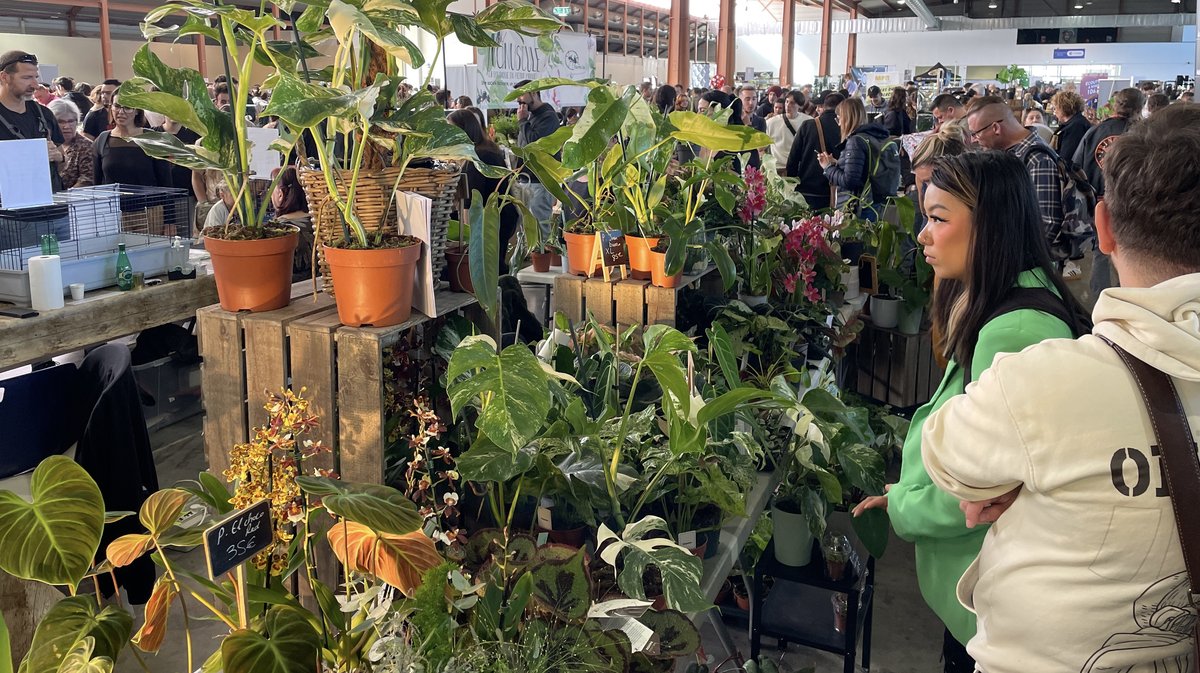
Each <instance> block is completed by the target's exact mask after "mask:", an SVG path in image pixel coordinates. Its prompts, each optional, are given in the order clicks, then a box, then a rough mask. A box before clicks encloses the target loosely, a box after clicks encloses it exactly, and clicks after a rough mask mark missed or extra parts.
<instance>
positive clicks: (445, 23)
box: [410, 0, 454, 39]
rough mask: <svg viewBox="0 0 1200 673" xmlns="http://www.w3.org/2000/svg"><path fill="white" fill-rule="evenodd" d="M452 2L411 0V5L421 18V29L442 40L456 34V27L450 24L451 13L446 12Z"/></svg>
mask: <svg viewBox="0 0 1200 673" xmlns="http://www.w3.org/2000/svg"><path fill="white" fill-rule="evenodd" d="M451 2H452V0H411V3H410V4H412V6H413V7H414V8H415V9H416V10H417V15H418V16H420V17H421V22H420V26H421V28H422V29H424V30H425V31H427V32H430V33H433V36H434V37H435V38H439V39H440V38H443V37H445V36H447V35H449V34H450V33H452V32H454V26H453V24H451V23H450V17H449V16H448V14H449V13H448V12H447V11H446V9H447V8H448V7H449V6H450V3H451Z"/></svg>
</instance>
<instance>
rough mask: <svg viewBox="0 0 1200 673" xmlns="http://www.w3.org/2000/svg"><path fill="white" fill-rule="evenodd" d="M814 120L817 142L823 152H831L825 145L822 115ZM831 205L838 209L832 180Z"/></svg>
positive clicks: (830, 190) (830, 187)
mask: <svg viewBox="0 0 1200 673" xmlns="http://www.w3.org/2000/svg"><path fill="white" fill-rule="evenodd" d="M813 121H815V122H816V123H817V142H818V143H819V144H820V145H821V154H829V150H828V149H826V147H825V127H824V126H821V115H817V116H816V117H813ZM822 172H823V171H822ZM829 207H830V208H831V209H834V210H837V187H836V186H835V185H834V184H833V183H832V182H831V183H829Z"/></svg>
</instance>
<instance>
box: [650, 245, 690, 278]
mask: <svg viewBox="0 0 1200 673" xmlns="http://www.w3.org/2000/svg"><path fill="white" fill-rule="evenodd" d="M666 266H667V253H665V252H655V251H653V250H651V251H650V283H651V284H652V285H654V287H675V286H676V285H678V284H679V279H680V278H682V277H683V271H682V270H680V272H679V273H677V274H675V275H674V276H668V275H667V271H666Z"/></svg>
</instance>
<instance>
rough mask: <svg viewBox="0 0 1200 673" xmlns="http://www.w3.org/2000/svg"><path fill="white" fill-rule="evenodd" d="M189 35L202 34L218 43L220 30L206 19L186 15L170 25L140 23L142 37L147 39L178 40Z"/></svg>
mask: <svg viewBox="0 0 1200 673" xmlns="http://www.w3.org/2000/svg"><path fill="white" fill-rule="evenodd" d="M189 35H203V36H204V37H206V38H208V39H209V40H212V41H213V42H217V43H220V42H221V40H222V38H221V31H219V30H217V29H216V28H214V27H213V26H212V25H210V24H209V23H208V22H207V21H204V20H203V19H201V18H200V17H198V16H193V15H190V14H189V15H188V16H187V18H186V19H184V22H183V23H182V24H172V25H170V26H156V25H154V24H152V23H143V24H142V37H144V38H146V39H147V40H155V39H163V38H171V39H172V40H178V39H179V38H181V37H187V36H189Z"/></svg>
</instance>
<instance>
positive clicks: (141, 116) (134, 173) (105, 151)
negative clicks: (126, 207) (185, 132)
mask: <svg viewBox="0 0 1200 673" xmlns="http://www.w3.org/2000/svg"><path fill="white" fill-rule="evenodd" d="M111 107H112V114H113V121H114V123H115V125H114V126H113V128H112V130H111V131H102V132H101V133H100V135H99V136H97V137H96V142H95V143H94V144H93V145H92V150H93V179H92V181H93V182H94V183H95V184H97V185H113V184H118V183H120V184H126V185H142V186H144V187H170V186H172V184H173V183H172V180H171V166H170V164H168V163H167V162H166V161H163V160H161V159H154V158H152V157H150V156H148V155H147V154H146V153H145V152H144V151H142V148H141V147H138V146H137V144H136V143H135V142H134V141H133V139H134V138H136V137H138V136H140V135H142V133H144V132H145V131H146V128H145V126H146V113H145V112H143V111H142V110H138V109H136V108H129V107H125V106H124V105H121V97H120V95H117V96H114V97H113V101H112V106H111Z"/></svg>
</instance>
